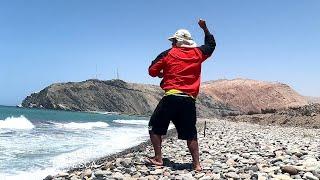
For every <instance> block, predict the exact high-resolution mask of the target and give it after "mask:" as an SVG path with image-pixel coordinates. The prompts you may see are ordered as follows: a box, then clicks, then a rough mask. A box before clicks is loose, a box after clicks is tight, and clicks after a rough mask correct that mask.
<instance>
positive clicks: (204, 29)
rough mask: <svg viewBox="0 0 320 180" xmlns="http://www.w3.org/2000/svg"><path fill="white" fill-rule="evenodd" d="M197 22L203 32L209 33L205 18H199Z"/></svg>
mask: <svg viewBox="0 0 320 180" xmlns="http://www.w3.org/2000/svg"><path fill="white" fill-rule="evenodd" d="M198 24H199V26H200V28H201V29H202V30H203V32H204V33H205V34H210V32H209V29H208V28H207V24H206V21H205V20H203V19H199V21H198Z"/></svg>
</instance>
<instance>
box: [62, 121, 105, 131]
mask: <svg viewBox="0 0 320 180" xmlns="http://www.w3.org/2000/svg"><path fill="white" fill-rule="evenodd" d="M56 125H57V126H58V127H60V128H66V129H93V128H104V127H108V126H109V124H108V123H106V122H101V121H98V122H86V123H76V122H71V123H56Z"/></svg>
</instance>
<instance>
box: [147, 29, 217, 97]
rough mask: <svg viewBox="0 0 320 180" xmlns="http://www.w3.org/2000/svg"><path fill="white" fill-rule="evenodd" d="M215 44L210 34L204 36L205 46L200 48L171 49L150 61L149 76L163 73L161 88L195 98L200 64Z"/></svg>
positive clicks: (210, 52) (198, 84)
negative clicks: (174, 90)
mask: <svg viewBox="0 0 320 180" xmlns="http://www.w3.org/2000/svg"><path fill="white" fill-rule="evenodd" d="M215 47H216V42H215V39H214V37H213V35H211V34H206V35H205V44H204V45H202V46H200V47H195V48H186V47H172V48H171V49H168V50H166V51H164V52H162V53H161V54H160V55H158V56H157V58H156V59H155V60H154V61H152V64H151V65H150V67H149V75H150V76H152V77H156V76H159V75H161V71H163V72H162V73H163V79H162V81H161V84H160V86H161V88H162V89H163V90H165V91H168V90H171V89H176V90H180V91H182V92H184V93H186V94H188V95H191V96H193V97H196V96H197V95H198V93H199V87H200V75H201V63H202V62H204V61H205V60H206V59H207V58H208V57H210V56H211V54H212V53H213V51H214V49H215Z"/></svg>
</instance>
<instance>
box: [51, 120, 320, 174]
mask: <svg viewBox="0 0 320 180" xmlns="http://www.w3.org/2000/svg"><path fill="white" fill-rule="evenodd" d="M204 121H206V122H207V123H206V124H207V126H206V136H205V137H204V134H203V128H204V127H203V125H204ZM197 127H198V141H199V149H200V162H201V165H202V168H203V170H202V171H201V172H195V171H194V170H193V169H192V163H191V162H192V158H191V155H190V153H189V151H188V148H187V145H186V142H185V141H183V140H178V139H177V137H176V131H175V129H171V130H170V131H168V134H167V136H165V138H164V139H163V147H162V151H163V161H164V166H161V167H158V166H150V165H146V164H145V162H144V160H145V158H146V157H149V156H152V155H153V148H152V145H151V143H150V140H147V141H146V142H143V143H140V144H139V145H137V146H134V147H131V148H128V149H125V150H123V151H121V152H118V153H114V154H111V155H107V156H105V157H102V158H97V159H96V160H93V161H94V162H95V163H96V164H95V166H91V167H90V166H88V167H82V168H73V169H69V170H68V171H67V173H59V174H57V175H55V176H51V175H49V176H47V177H46V180H49V179H54V180H80V179H92V180H101V179H124V180H126V179H128V180H129V179H130V180H134V179H137V180H155V179H163V180H168V179H190V180H193V179H200V180H207V179H288V180H289V179H314V180H319V179H320V152H319V151H318V150H319V149H318V148H319V147H320V146H319V144H320V129H308V128H303V127H290V126H289V127H282V126H263V125H259V124H252V123H247V122H232V121H226V120H222V119H202V120H199V122H198V123H197ZM93 161H91V162H88V164H89V165H90V163H92V162H93Z"/></svg>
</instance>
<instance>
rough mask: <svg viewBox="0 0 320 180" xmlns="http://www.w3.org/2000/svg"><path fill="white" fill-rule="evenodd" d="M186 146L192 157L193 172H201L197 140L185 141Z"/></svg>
mask: <svg viewBox="0 0 320 180" xmlns="http://www.w3.org/2000/svg"><path fill="white" fill-rule="evenodd" d="M187 145H188V148H189V151H190V153H191V156H192V161H193V162H192V164H193V168H194V170H196V171H201V170H202V168H201V165H200V161H199V156H200V155H199V145H198V140H197V139H193V140H187Z"/></svg>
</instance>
